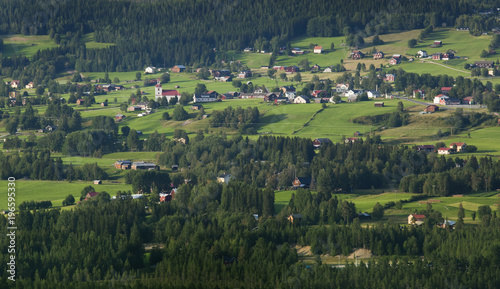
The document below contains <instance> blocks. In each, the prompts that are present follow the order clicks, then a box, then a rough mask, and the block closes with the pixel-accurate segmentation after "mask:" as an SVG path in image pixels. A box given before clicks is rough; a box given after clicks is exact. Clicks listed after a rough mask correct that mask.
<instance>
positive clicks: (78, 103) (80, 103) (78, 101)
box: [76, 98, 85, 105]
mask: <svg viewBox="0 0 500 289" xmlns="http://www.w3.org/2000/svg"><path fill="white" fill-rule="evenodd" d="M84 103H85V99H83V98H80V99H77V100H76V105H83V104H84Z"/></svg>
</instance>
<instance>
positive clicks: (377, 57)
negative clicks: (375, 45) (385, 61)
mask: <svg viewBox="0 0 500 289" xmlns="http://www.w3.org/2000/svg"><path fill="white" fill-rule="evenodd" d="M382 58H384V53H383V52H382V51H377V52H376V53H374V54H373V59H382Z"/></svg>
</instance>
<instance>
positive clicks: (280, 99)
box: [274, 96, 289, 104]
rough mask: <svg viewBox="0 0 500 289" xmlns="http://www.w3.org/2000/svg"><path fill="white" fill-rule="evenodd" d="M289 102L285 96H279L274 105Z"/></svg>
mask: <svg viewBox="0 0 500 289" xmlns="http://www.w3.org/2000/svg"><path fill="white" fill-rule="evenodd" d="M288 101H289V99H288V97H284V96H278V97H276V98H275V99H274V103H275V104H278V103H287V102H288Z"/></svg>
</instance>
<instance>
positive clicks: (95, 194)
mask: <svg viewBox="0 0 500 289" xmlns="http://www.w3.org/2000/svg"><path fill="white" fill-rule="evenodd" d="M97 194H99V193H96V192H90V193H88V194H87V196H88V197H91V198H92V197H95V196H97Z"/></svg>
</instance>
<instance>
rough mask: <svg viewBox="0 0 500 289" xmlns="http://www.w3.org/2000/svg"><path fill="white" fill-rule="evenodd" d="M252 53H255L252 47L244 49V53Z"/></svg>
mask: <svg viewBox="0 0 500 289" xmlns="http://www.w3.org/2000/svg"><path fill="white" fill-rule="evenodd" d="M252 51H253V48H252V47H247V48H245V49H243V52H252Z"/></svg>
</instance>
